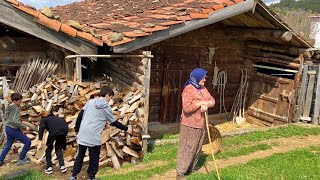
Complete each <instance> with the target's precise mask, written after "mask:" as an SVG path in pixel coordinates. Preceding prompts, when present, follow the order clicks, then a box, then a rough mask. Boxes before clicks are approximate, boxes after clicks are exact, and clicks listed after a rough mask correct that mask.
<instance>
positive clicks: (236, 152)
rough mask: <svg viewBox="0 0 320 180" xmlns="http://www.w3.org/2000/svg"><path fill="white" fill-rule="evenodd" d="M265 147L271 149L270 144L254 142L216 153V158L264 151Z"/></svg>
mask: <svg viewBox="0 0 320 180" xmlns="http://www.w3.org/2000/svg"><path fill="white" fill-rule="evenodd" d="M267 149H272V146H270V145H268V144H256V145H253V146H248V147H241V148H238V149H234V150H229V151H226V152H222V153H219V154H217V155H216V157H217V158H218V159H228V158H231V157H237V156H244V155H248V154H251V153H254V152H257V151H264V150H267Z"/></svg>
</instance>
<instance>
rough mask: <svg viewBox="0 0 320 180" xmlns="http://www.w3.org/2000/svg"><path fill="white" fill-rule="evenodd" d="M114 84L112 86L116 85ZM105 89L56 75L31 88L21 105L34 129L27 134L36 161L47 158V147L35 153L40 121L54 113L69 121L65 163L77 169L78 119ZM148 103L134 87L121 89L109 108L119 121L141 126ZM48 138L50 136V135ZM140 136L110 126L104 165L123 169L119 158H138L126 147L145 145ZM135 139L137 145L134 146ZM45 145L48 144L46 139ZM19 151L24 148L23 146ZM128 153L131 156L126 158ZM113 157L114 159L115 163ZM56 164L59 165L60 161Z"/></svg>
mask: <svg viewBox="0 0 320 180" xmlns="http://www.w3.org/2000/svg"><path fill="white" fill-rule="evenodd" d="M110 84H111V85H112V83H110ZM101 87H102V84H101V83H99V82H96V83H72V82H70V81H67V80H65V79H63V78H61V77H56V76H54V77H53V78H51V79H47V80H45V81H44V82H42V83H40V84H37V85H35V86H33V87H32V88H30V92H27V93H24V94H23V95H24V96H23V100H24V101H23V104H22V105H21V107H23V110H22V115H23V118H24V119H27V120H28V121H26V123H27V124H29V126H31V127H32V128H31V129H32V130H33V131H29V132H27V136H28V137H29V138H30V139H32V141H31V151H32V152H34V153H33V154H29V155H30V156H31V157H32V160H33V162H35V163H41V162H42V161H41V159H43V157H44V155H45V153H44V151H45V146H43V148H41V149H40V150H39V151H38V152H36V151H35V149H36V146H37V138H38V137H37V131H38V126H39V124H40V120H41V119H42V118H41V116H43V117H44V116H45V115H46V114H47V113H48V111H52V113H53V114H55V115H58V116H59V117H62V118H65V121H66V122H67V123H68V127H69V133H68V134H67V151H66V152H65V155H66V156H65V157H68V158H66V159H65V164H66V167H71V166H73V164H74V158H75V154H76V145H77V144H76V137H75V135H74V126H75V123H76V118H77V116H78V113H79V111H80V110H81V108H82V107H83V106H84V105H85V103H86V102H87V100H88V99H89V98H91V96H94V97H96V96H97V94H98V92H99V91H100V88H101ZM124 100H125V101H124ZM144 101H145V98H144V94H143V93H142V92H141V90H139V89H137V88H134V87H131V89H130V90H128V91H123V90H121V91H120V92H117V93H116V97H115V98H114V101H113V102H110V103H109V105H110V106H111V107H112V109H113V111H114V114H115V116H116V118H117V119H118V120H119V121H120V122H122V123H123V124H126V125H132V124H141V121H143V118H144V117H143V116H141V114H142V112H141V111H143V110H142V108H141V107H143V105H144V104H143V103H144ZM139 107H140V108H139ZM140 118H141V119H140ZM139 119H140V120H139ZM135 121H139V122H135ZM23 122H24V121H23ZM132 127H134V129H135V130H134V131H135V132H136V131H141V129H140V128H137V127H136V126H132ZM45 136H47V132H46V133H45ZM140 136H141V133H140V134H134V135H128V134H126V133H124V132H122V131H121V130H119V129H116V128H114V127H112V126H109V125H107V127H106V128H105V129H104V131H103V134H102V142H103V143H104V144H106V147H102V149H101V152H105V154H104V155H103V153H102V154H101V157H100V164H106V163H108V162H110V164H113V165H114V166H116V167H117V166H119V167H120V163H119V161H118V159H117V158H118V157H119V158H121V159H122V160H123V161H130V159H131V158H136V156H137V155H139V154H140V152H139V151H138V150H136V149H131V148H130V149H131V150H130V149H127V148H124V147H125V146H126V147H128V148H129V147H131V146H130V145H134V146H141V145H142V140H141V137H140ZM44 139H45V138H44ZM132 139H133V141H134V142H135V143H132ZM43 144H45V140H44V141H43ZM19 149H21V147H20V148H19ZM123 149H124V150H125V151H126V152H124V151H123ZM138 149H139V148H138ZM141 149H142V148H141ZM135 152H136V153H135ZM125 154H128V155H126V156H125ZM111 157H113V161H112V160H111ZM87 158H88V157H86V159H85V160H87ZM108 158H109V160H108ZM30 159H31V158H30ZM117 161H118V165H117ZM53 162H54V163H58V162H57V161H56V160H54V161H53Z"/></svg>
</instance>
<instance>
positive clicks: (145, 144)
mask: <svg viewBox="0 0 320 180" xmlns="http://www.w3.org/2000/svg"><path fill="white" fill-rule="evenodd" d="M144 53H145V54H146V55H151V52H150V51H146V52H144ZM150 78H151V59H150V58H147V65H146V72H145V81H146V82H145V87H144V88H145V89H144V90H145V91H144V96H145V101H144V121H143V127H142V133H141V134H142V136H144V137H149V135H148V122H149V99H150ZM142 144H143V146H142V149H143V152H144V153H146V152H147V148H148V142H147V139H145V138H144V139H143V140H142Z"/></svg>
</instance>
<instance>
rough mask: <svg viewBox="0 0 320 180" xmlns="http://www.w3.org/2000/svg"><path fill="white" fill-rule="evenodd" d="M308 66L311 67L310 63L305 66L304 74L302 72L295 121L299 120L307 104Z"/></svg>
mask: <svg viewBox="0 0 320 180" xmlns="http://www.w3.org/2000/svg"><path fill="white" fill-rule="evenodd" d="M308 67H309V66H308V65H304V66H303V74H302V80H301V85H300V89H299V96H298V106H297V111H296V115H295V117H294V121H295V122H298V121H299V118H300V116H301V115H302V112H303V107H304V104H305V99H306V92H307V80H308V74H307V72H308Z"/></svg>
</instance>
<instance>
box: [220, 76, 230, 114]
mask: <svg viewBox="0 0 320 180" xmlns="http://www.w3.org/2000/svg"><path fill="white" fill-rule="evenodd" d="M227 81H228V75H227V71H226V70H223V71H220V72H219V74H218V94H220V112H219V113H222V111H224V112H225V113H226V112H227V110H226V106H225V101H224V92H225V88H226V84H227Z"/></svg>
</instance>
